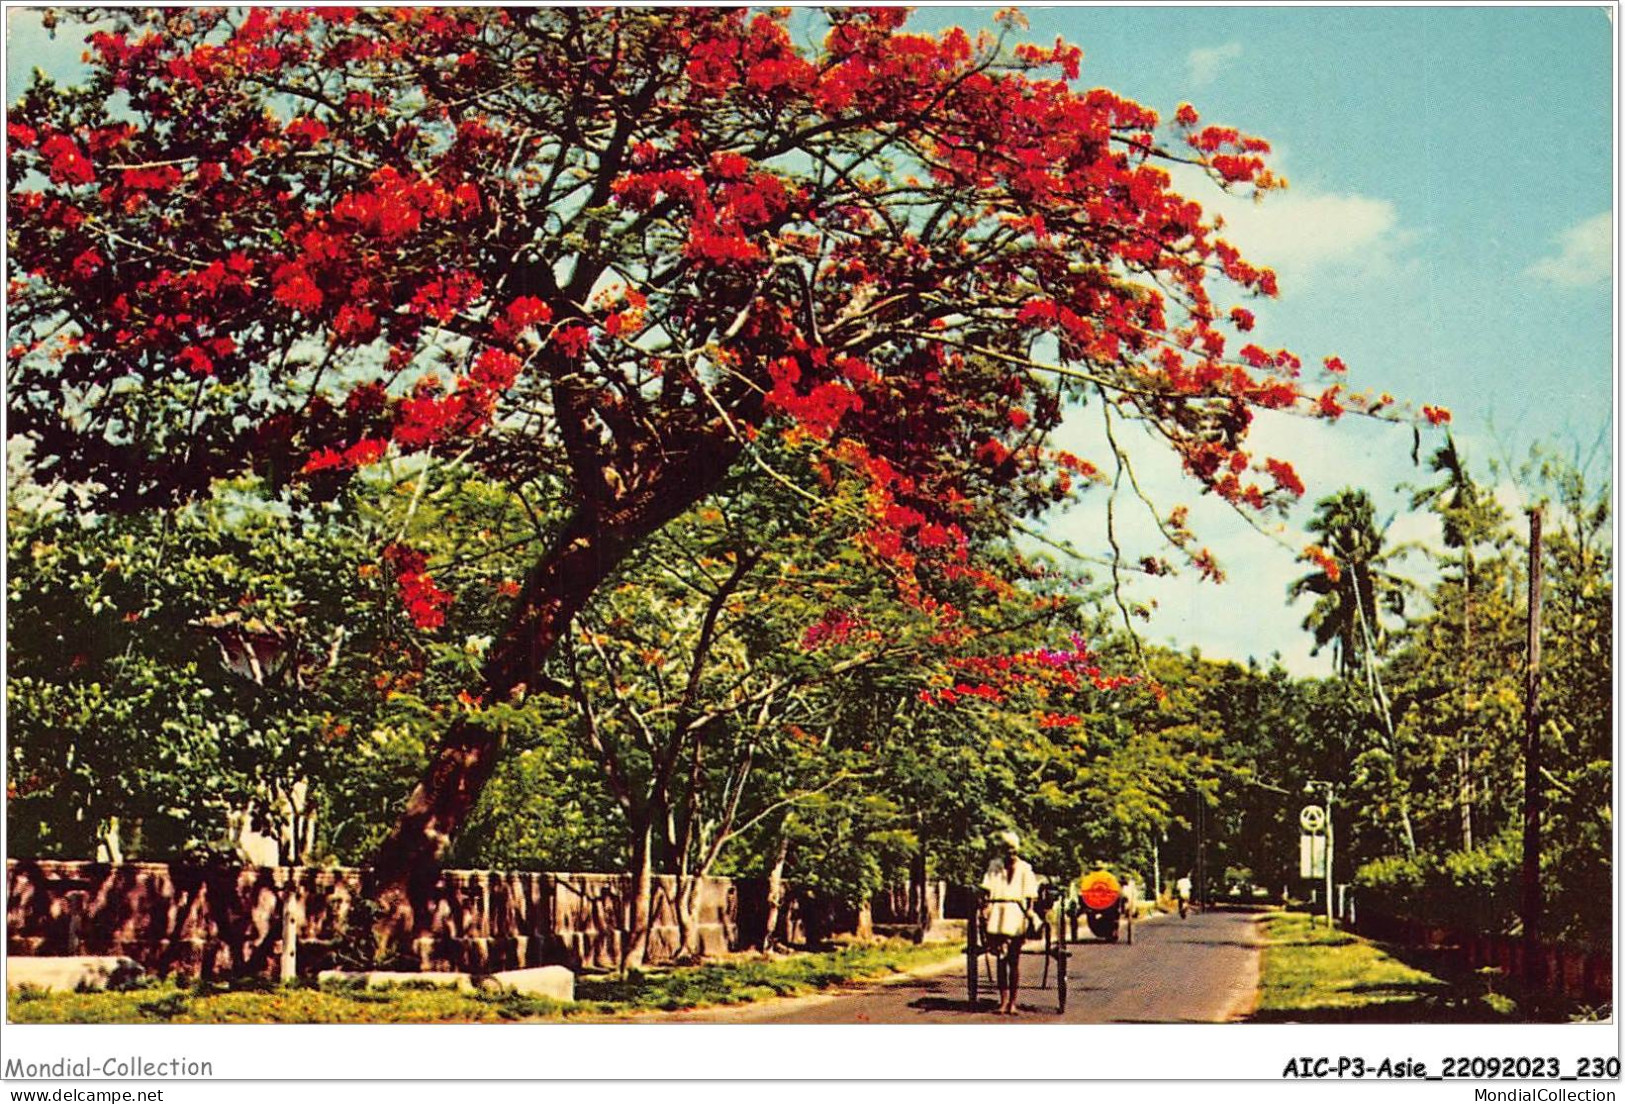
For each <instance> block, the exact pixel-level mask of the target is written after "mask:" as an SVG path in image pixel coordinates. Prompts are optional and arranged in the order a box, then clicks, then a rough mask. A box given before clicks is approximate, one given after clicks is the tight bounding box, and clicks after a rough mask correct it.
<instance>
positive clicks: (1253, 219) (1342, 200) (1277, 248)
mask: <svg viewBox="0 0 1625 1104" xmlns="http://www.w3.org/2000/svg"><path fill="white" fill-rule="evenodd" d="M1208 207H1209V209H1210V210H1212V211H1213V212H1214V213H1217V214H1220V215H1222V216H1223V217H1224V221H1225V229H1224V231H1223V234H1224V237H1225V238H1226V239H1227V240H1229V241H1230V242H1231V243H1232V244H1234V245H1235V246H1237V247H1238V248H1240V250H1241V251H1242V254H1243V255H1244V256H1246V257H1247V258H1248V259H1249V260H1251V261H1253V262H1254V263H1255V264H1263V265H1268V266H1269V267H1271V268H1274V269H1277V270H1280V271H1285V272H1291V273H1293V274H1295V275H1298V276H1302V275H1303V274H1304V273H1306V272H1308V271H1310V270H1312V269H1321V268H1329V267H1334V266H1337V267H1344V268H1353V269H1357V270H1361V271H1369V270H1372V269H1375V268H1378V267H1381V266H1385V265H1387V264H1388V263H1389V262H1391V260H1392V255H1393V250H1394V248H1395V247H1396V246H1397V245H1399V244H1401V242H1402V241H1403V240H1404V236H1403V235H1401V234H1400V233H1399V215H1398V214H1397V212H1396V211H1395V210H1394V205H1393V204H1392V203H1390V202H1389V201H1388V200H1386V199H1376V198H1374V197H1371V196H1362V195H1331V194H1320V195H1316V194H1313V193H1307V192H1292V191H1287V192H1280V193H1276V194H1273V195H1266V196H1264V198H1263V199H1262V200H1261V201H1259V202H1256V203H1255V202H1253V201H1251V200H1248V199H1243V198H1239V197H1236V196H1229V195H1226V196H1223V197H1221V198H1220V199H1219V200H1218V201H1217V202H1210V203H1209V204H1208Z"/></svg>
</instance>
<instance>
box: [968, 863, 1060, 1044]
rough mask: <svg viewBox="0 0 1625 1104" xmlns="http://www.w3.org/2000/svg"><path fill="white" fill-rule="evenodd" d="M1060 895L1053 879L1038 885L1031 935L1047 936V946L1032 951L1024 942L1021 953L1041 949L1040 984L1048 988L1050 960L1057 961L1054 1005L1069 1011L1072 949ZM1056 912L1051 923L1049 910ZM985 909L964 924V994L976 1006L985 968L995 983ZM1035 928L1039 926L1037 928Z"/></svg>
mask: <svg viewBox="0 0 1625 1104" xmlns="http://www.w3.org/2000/svg"><path fill="white" fill-rule="evenodd" d="M1060 899H1061V890H1060V887H1059V886H1057V885H1056V884H1055V883H1053V882H1049V881H1046V882H1043V883H1042V884H1040V885H1039V887H1038V900H1037V902H1036V903H1035V904H1034V906H1033V909H1032V911H1031V912H1030V913H1029V914H1028V916H1029V926H1028V938H1029V939H1036V938H1037V937H1038V936H1039V935H1042V936H1043V937H1044V949H1043V951H1041V952H1035V951H1029V950H1027V949H1026V946H1025V944H1024V945H1023V947H1022V951H1021V953H1022V954H1034V953H1040V954H1042V955H1043V957H1044V973H1043V976H1042V978H1040V980H1039V983H1038V987H1039V988H1040V989H1048V988H1049V973H1050V964H1051V963H1052V962H1053V963H1054V964H1055V1005H1056V1011H1058V1012H1065V1011H1066V967H1067V961H1068V959H1069V958H1070V957H1071V951H1069V950H1068V949H1067V946H1066V932H1065V930H1064V929H1063V928H1062V927H1061V924H1060V918H1061V915H1060V911H1059V910H1058V909H1056V907H1055V906H1056V904H1057V903H1058V902H1059V901H1060ZM1052 911H1053V912H1055V915H1056V923H1055V924H1054V925H1053V926H1052V925H1051V924H1050V913H1051V912H1052ZM982 927H983V925H982V910H981V909H980V908H978V909H976V910H975V911H974V912H973V913H972V914H971V918H970V920H969V922H967V923H966V925H965V996H966V999H967V1000H968V1001H969V1002H970V1005H971V1007H973V1008H974V1007H975V1006H976V995H977V993H978V991H979V989H980V985H981V977H982V971H983V970H984V969H985V970H987V974H988V984H989V985H992V984H994V978H993V970H994V969H995V963H993V962H992V961H990V960H991V958H992V955H991V953H990V952H989V951H988V949H987V933H986V932H985V931H983V930H982ZM1034 929H1036V930H1034Z"/></svg>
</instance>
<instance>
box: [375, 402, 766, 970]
mask: <svg viewBox="0 0 1625 1104" xmlns="http://www.w3.org/2000/svg"><path fill="white" fill-rule="evenodd" d="M739 447H740V446H739V444H738V442H737V441H736V440H735V439H734V438H733V436H732V435H731V434H730V433H729V432H728V431H727V429H726V428H725V427H716V428H709V427H696V428H695V429H694V430H693V431H692V432H690V433H688V434H686V435H680V434H674V436H673V438H672V439H671V440H666V441H662V442H659V443H658V444H656V445H651V449H652V450H654V451H656V452H657V453H658V455H659V456H660V457H661V459H659V460H651V461H650V464H651V468H650V470H649V471H647V472H646V473H641V474H639V475H638V477H637V485H636V487H635V488H634V489H630V490H628V489H624V486H625V484H627V483H629V482H631V481H630V480H627V479H626V478H625V477H624V475H621V476H618V477H617V482H618V483H619V484H621V486H622V488H623V489H617V490H614V491H608V490H604V489H602V488H601V489H599V490H596V491H593V492H592V495H591V497H590V499H589V500H588V501H584V502H582V503H580V504H578V506H577V508H576V510H575V513H574V514H573V515H572V516H571V518H570V520H569V522H568V523H567V524H566V525H565V527H564V530H563V532H562V533H561V534H560V535H559V537H558V538H557V540H556V541H555V542H554V544H553V546H552V547H551V548H550V549H549V550H548V552H547V553H546V555H544V556H543V557H542V559H541V560H540V561H538V562H537V564H536V565H535V567H533V568H532V569H531V571H530V574H529V576H528V577H527V578H526V580H525V585H524V588H523V590H521V591H520V594H519V598H518V600H517V601H516V602H515V605H514V610H513V613H512V615H511V616H510V617H509V620H508V624H507V626H506V627H505V628H504V630H503V632H502V634H501V635H500V636H499V637H498V638H497V640H496V642H495V644H494V645H493V646H492V648H491V652H490V655H489V656H488V658H487V660H486V664H485V670H484V672H483V684H482V685H481V686H480V687H479V690H478V692H479V697H480V700H481V701H484V702H488V703H495V702H504V701H507V700H509V699H510V698H511V697H512V696H514V694H515V693H516V692H517V691H519V690H520V689H521V688H526V687H529V688H531V689H534V688H535V686H534V684H535V683H536V682H537V681H538V679H539V677H540V675H541V668H542V662H543V661H544V660H545V659H546V658H547V656H548V655H549V653H551V652H552V650H553V648H554V646H555V645H556V644H557V643H558V641H559V639H560V637H562V636H563V635H564V634H565V633H566V632H567V631H568V629H569V626H570V622H571V620H572V619H573V618H574V617H575V615H576V614H577V613H579V612H580V611H581V609H582V608H583V607H584V606H586V604H587V602H588V601H589V600H590V599H591V598H592V595H593V593H594V592H595V591H596V590H597V589H598V586H599V584H601V583H602V582H603V581H604V580H605V579H606V578H607V577H608V576H609V574H610V573H611V572H612V571H614V570H615V568H616V567H617V566H618V565H619V564H620V562H621V561H622V560H623V559H624V558H625V556H626V554H627V553H628V552H629V551H631V549H632V548H633V547H634V546H635V545H636V544H637V543H638V542H639V541H640V540H642V539H643V538H644V537H646V536H648V535H649V534H650V533H653V532H654V531H656V530H657V529H659V528H660V527H661V526H663V525H665V524H666V523H667V522H668V521H670V520H671V519H672V518H675V517H677V516H678V515H679V514H681V513H683V511H685V510H687V509H688V508H689V507H691V506H693V505H694V504H695V503H696V502H698V501H699V500H700V499H701V498H703V497H705V495H707V494H708V493H710V491H711V490H712V489H713V488H714V487H716V486H717V484H718V483H719V482H720V481H721V480H722V478H723V477H724V476H725V475H726V474H727V471H728V467H729V465H730V464H732V462H733V460H734V458H735V457H737V456H738V454H739ZM606 486H607V484H606ZM606 495H607V496H608V497H606ZM502 739H503V734H502V732H501V730H499V729H494V728H489V727H486V726H485V725H483V724H482V723H481V722H480V721H479V719H478V714H472V715H469V714H465V715H463V716H460V717H459V718H458V719H457V720H456V721H455V722H453V724H452V726H451V728H450V729H449V730H448V731H447V733H446V735H445V736H444V737H443V738H442V741H441V744H440V747H439V749H438V750H437V751H436V752H435V754H434V757H433V759H432V760H431V761H430V763H429V767H428V770H427V771H426V772H425V773H424V775H423V778H422V779H421V780H420V781H419V782H418V784H417V787H416V788H415V789H414V790H413V791H412V795H411V797H410V798H408V799H407V802H406V807H405V809H404V811H403V812H402V813H401V816H400V819H399V820H398V821H397V822H396V824H395V827H394V829H393V830H392V831H391V832H390V834H389V836H388V837H387V838H386V839H385V840H384V843H383V845H382V846H381V847H380V848H379V850H378V854H377V856H376V857H375V858H374V860H373V865H372V870H371V878H370V882H369V889H370V893H371V896H372V897H373V898H374V899H375V900H376V901H377V902H378V904H379V905H380V906H381V907H380V912H379V914H378V916H377V919H376V920H375V922H374V935H375V936H376V937H377V938H378V939H379V946H380V947H391V946H393V947H394V948H395V949H396V951H397V953H398V952H399V951H400V950H403V949H405V948H404V947H403V946H402V943H401V941H402V939H403V937H404V936H406V935H407V933H409V932H410V933H412V934H415V935H422V934H426V929H427V926H428V923H429V914H428V909H427V905H428V903H429V901H430V899H431V897H432V895H433V891H434V885H435V882H436V880H437V876H438V869H437V868H438V865H439V861H440V856H441V855H442V854H444V853H445V850H446V848H447V846H448V845H449V844H450V843H451V840H452V838H453V837H454V836H455V835H456V834H457V831H458V829H460V828H461V827H462V825H463V822H464V821H465V820H466V819H467V817H468V814H469V812H470V811H471V810H472V809H473V807H474V803H475V801H477V800H478V798H479V796H480V792H481V791H482V790H484V788H485V784H486V783H487V782H488V781H489V780H490V778H491V774H492V773H493V772H494V771H495V770H496V766H497V761H498V758H499V756H500V754H501V750H502Z"/></svg>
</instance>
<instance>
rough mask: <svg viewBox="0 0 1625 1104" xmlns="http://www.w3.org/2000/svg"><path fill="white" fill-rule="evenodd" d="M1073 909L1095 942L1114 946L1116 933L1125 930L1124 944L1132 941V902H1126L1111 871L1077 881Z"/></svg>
mask: <svg viewBox="0 0 1625 1104" xmlns="http://www.w3.org/2000/svg"><path fill="white" fill-rule="evenodd" d="M1077 907H1078V910H1079V911H1080V912H1082V913H1083V916H1084V919H1085V921H1086V922H1087V923H1088V925H1089V931H1090V932H1091V933H1093V935H1094V936H1095V938H1096V939H1104V940H1105V941H1106V942H1108V943H1116V942H1117V939H1118V935H1119V933H1120V932H1122V931H1123V930H1124V929H1125V928H1126V929H1127V934H1128V942H1130V943H1133V942H1134V908H1133V902H1132V901H1130V900H1128V896H1127V894H1125V893H1124V892H1123V887H1122V886H1121V885H1120V884H1119V883H1118V881H1117V878H1116V877H1114V876H1113V875H1112V872H1111V871H1109V870H1103V869H1097V870H1091V871H1089V872H1088V873H1087V874H1085V875H1084V876H1083V877H1081V878H1079V879H1078V904H1077ZM1125 918H1126V920H1127V922H1126V924H1125V922H1124V921H1125Z"/></svg>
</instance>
